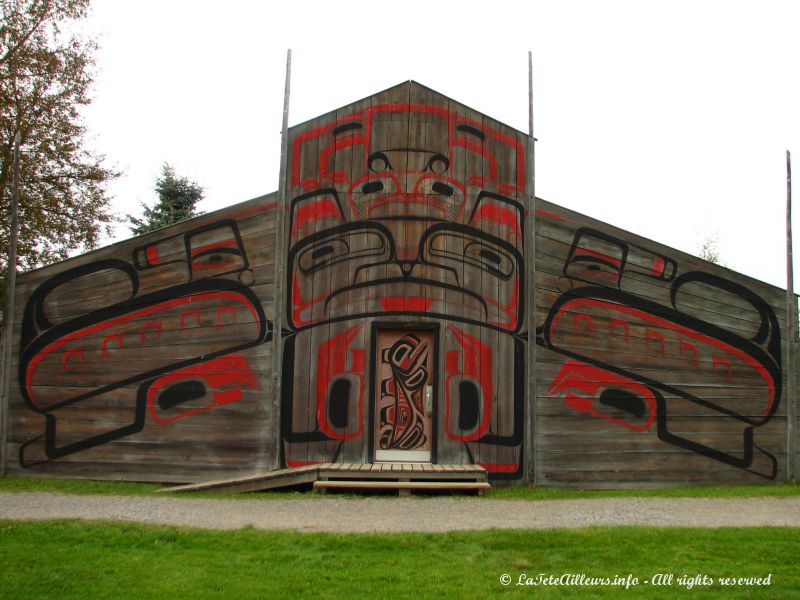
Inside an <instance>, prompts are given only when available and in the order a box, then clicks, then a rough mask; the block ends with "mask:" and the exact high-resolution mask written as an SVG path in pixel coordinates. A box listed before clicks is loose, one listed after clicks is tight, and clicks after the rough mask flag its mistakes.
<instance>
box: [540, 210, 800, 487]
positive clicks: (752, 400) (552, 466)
mask: <svg viewBox="0 0 800 600" xmlns="http://www.w3.org/2000/svg"><path fill="white" fill-rule="evenodd" d="M539 208H540V209H539V214H538V215H537V216H538V221H537V230H536V231H537V240H536V247H537V268H538V273H537V286H538V296H537V297H538V306H537V315H538V321H539V328H540V329H539V335H538V342H539V344H540V346H541V348H540V350H539V353H538V356H537V361H538V381H539V389H538V390H537V396H538V397H537V410H536V417H537V423H538V426H537V431H538V436H537V439H536V440H534V443H535V444H536V447H535V448H536V465H535V466H536V480H537V481H538V482H539V483H541V484H551V485H572V486H581V487H587V486H589V487H611V486H613V487H619V486H627V485H630V486H642V485H665V484H694V483H702V484H714V483H760V482H769V481H785V478H786V472H785V468H786V467H785V465H786V401H785V399H784V398H783V394H782V390H784V389H785V374H784V368H785V367H784V362H783V358H782V354H783V353H785V352H784V345H783V344H784V342H783V340H782V337H781V332H783V331H785V327H784V325H785V301H784V294H785V292H784V290H781V289H778V288H775V287H773V286H770V285H767V284H765V283H762V282H759V281H756V280H753V279H750V278H748V277H745V276H743V275H740V274H738V273H735V272H733V271H731V270H729V269H725V268H722V267H719V266H716V265H712V264H710V263H707V262H706V261H702V260H700V259H698V258H696V257H693V256H689V255H687V254H684V253H681V252H677V251H675V250H673V249H671V248H667V247H665V246H662V245H660V244H657V243H656V242H653V241H651V240H647V239H644V238H642V237H639V236H636V235H633V234H631V233H628V232H625V231H622V230H620V229H616V228H614V227H612V226H611V225H608V224H606V223H601V222H599V221H596V220H594V219H591V218H589V217H586V216H584V215H580V214H578V213H575V212H571V211H568V210H566V209H563V208H561V207H558V206H556V205H553V204H549V203H546V202H544V201H542V202H541V205H540V207H539Z"/></svg>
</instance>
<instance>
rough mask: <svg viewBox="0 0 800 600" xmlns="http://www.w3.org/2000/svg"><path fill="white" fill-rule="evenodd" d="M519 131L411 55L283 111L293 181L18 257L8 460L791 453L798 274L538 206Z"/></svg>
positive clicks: (658, 466) (628, 461) (769, 469)
mask: <svg viewBox="0 0 800 600" xmlns="http://www.w3.org/2000/svg"><path fill="white" fill-rule="evenodd" d="M527 151H528V137H527V136H526V135H525V134H523V133H521V132H519V131H516V130H514V129H512V128H511V127H508V126H506V125H504V124H502V123H499V122H497V121H495V120H493V119H491V118H489V117H487V116H485V115H482V114H480V113H478V112H476V111H474V110H472V109H470V108H468V107H466V106H463V105H461V104H459V103H458V102H456V101H454V100H451V99H449V98H446V97H444V96H442V95H441V94H438V93H436V92H434V91H432V90H430V89H428V88H426V87H423V86H422V85H419V84H417V83H414V82H407V83H403V84H401V85H398V86H396V87H394V88H391V89H388V90H386V91H384V92H381V93H379V94H376V95H374V96H371V97H369V98H366V99H364V100H361V101H360V102H356V103H354V104H351V105H349V106H346V107H343V108H340V109H337V110H335V111H333V112H331V113H328V114H326V115H323V116H321V117H319V118H317V119H314V120H312V121H309V122H306V123H303V124H300V125H297V126H295V127H292V128H291V129H289V138H288V151H287V155H286V156H285V166H286V168H285V172H286V174H285V182H284V185H285V206H282V205H281V197H280V195H279V194H278V193H274V194H269V195H266V196H262V197H259V198H255V199H253V200H250V201H248V202H244V203H242V204H237V205H235V206H231V207H230V208H226V209H223V210H220V211H217V212H214V213H210V214H205V215H202V216H199V217H197V218H194V219H191V220H189V221H185V222H183V223H180V224H178V225H174V226H171V227H168V228H165V229H162V230H160V231H157V232H154V233H150V234H147V235H144V236H141V237H137V238H134V239H130V240H127V241H124V242H121V243H117V244H114V245H112V246H109V247H106V248H103V249H100V250H97V251H95V252H91V253H88V254H85V255H82V256H79V257H76V258H73V259H70V260H67V261H64V262H62V263H59V264H55V265H51V266H48V267H45V268H42V269H39V270H36V271H33V272H29V273H25V274H22V275H21V276H20V277H19V279H18V296H17V302H16V306H17V312H16V314H15V315H14V319H15V331H16V335H15V336H14V340H13V344H14V346H13V373H14V380H13V384H12V395H11V405H10V411H9V429H8V444H7V448H6V451H7V468H8V471H9V473H10V474H11V475H17V476H22V475H37V476H54V477H86V478H101V479H123V480H136V481H161V482H185V483H191V482H203V481H209V480H227V479H230V478H239V479H244V480H247V478H248V477H249V478H251V480H252V478H255V479H258V477H263V476H266V475H265V474H269V473H278V472H280V473H286V472H287V470H289V472H290V473H293V475H292V476H293V477H295V479H296V478H297V477H301V478H302V474H303V473H309V472H310V473H316V474H319V473H320V472H322V471H324V472H325V473H327V474H328V475H331V477H333V476H334V475H335V472H334V471H336V470H337V469H340V467H341V465H348V468H352V469H356V470H361V471H363V472H365V473H366V472H369V473H373V472H375V471H376V470H377V471H378V472H379V471H381V470H384V471H391V470H392V469H394V468H395V466H396V465H399V469H400V471H402V470H403V468H405V469H406V470H407V471H419V472H420V473H422V472H432V471H435V470H437V469H438V470H439V471H440V472H443V471H445V470H449V471H451V472H454V471H457V470H459V469H461V470H463V471H464V472H469V473H472V472H473V471H474V472H479V473H481V474H480V475H479V477H478V480H482V479H483V478H485V475H484V473H485V474H488V478H489V481H490V482H491V483H492V484H493V485H494V484H503V483H505V484H528V483H534V482H535V483H537V484H541V485H560V486H580V487H612V486H649V485H673V484H687V483H688V484H692V483H703V484H720V483H756V482H769V481H783V480H786V479H787V478H788V477H789V473H787V464H788V462H789V461H788V460H787V458H788V453H789V452H791V451H792V450H794V451H795V452H796V441H795V440H793V439H791V438H788V437H787V428H788V425H789V424H788V423H787V417H786V415H787V399H786V397H785V394H784V390H785V389H786V359H785V339H784V336H783V335H782V332H784V331H785V329H786V328H785V322H786V319H785V301H784V294H785V292H784V290H781V289H778V288H775V287H773V286H770V285H767V284H765V283H762V282H759V281H755V280H753V279H750V278H748V277H745V276H742V275H740V274H737V273H734V272H732V271H730V270H728V269H725V268H722V267H720V266H717V265H713V264H710V263H707V262H705V261H702V260H700V259H698V258H696V257H693V256H689V255H687V254H684V253H682V252H678V251H676V250H673V249H671V248H668V247H665V246H662V245H660V244H658V243H657V242H654V241H651V240H648V239H644V238H641V237H639V236H636V235H634V234H631V233H628V232H626V231H622V230H620V229H618V228H615V227H613V226H612V225H609V224H606V223H602V222H600V221H597V220H595V219H592V218H590V217H587V216H584V215H581V214H578V213H575V212H573V211H570V210H567V209H565V208H562V207H560V206H557V205H555V204H551V203H549V202H547V201H545V200H537V203H536V212H535V215H534V214H533V213H532V212H531V211H530V210H529V207H530V202H529V200H530V198H529V196H530V194H529V192H530V184H529V177H528V175H529V173H527V165H528V155H527ZM276 168H277V165H276ZM643 210H644V209H643ZM534 232H535V236H536V237H535V261H534V262H533V266H534V268H535V294H534V293H533V292H534V289H533V286H534V281H532V280H531V278H530V277H526V275H525V273H526V268H527V267H530V266H531V265H530V261H532V260H533V257H531V256H530V255H529V251H528V250H526V247H527V246H526V241H528V237H527V236H531V235H534ZM534 298H535V310H534V306H533V304H532V302H533V299H534ZM534 315H535V316H534ZM534 319H535V322H532V321H534ZM533 344H536V362H535V364H533V361H532V360H531V359H530V356H531V349H532V345H533ZM534 382H535V389H533V384H534ZM337 465H339V466H337ZM390 465H391V466H390ZM445 467H447V468H445ZM473 467H474V468H473ZM292 469H294V471H291V470H292ZM450 478H451V479H454V476H453V475H452V474H451V475H450ZM428 479H430V477H429V478H428ZM428 479H425V478H423V479H422V480H419V481H426V480H428ZM398 480H399V479H398ZM293 481H294V480H293ZM324 485H325V484H323V486H322V487H324Z"/></svg>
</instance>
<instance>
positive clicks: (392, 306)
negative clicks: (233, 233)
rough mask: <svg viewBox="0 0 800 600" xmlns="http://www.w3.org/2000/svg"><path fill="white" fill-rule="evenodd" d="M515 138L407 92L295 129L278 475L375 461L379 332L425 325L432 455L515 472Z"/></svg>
mask: <svg viewBox="0 0 800 600" xmlns="http://www.w3.org/2000/svg"><path fill="white" fill-rule="evenodd" d="M524 141H525V138H524V136H522V135H521V134H520V133H519V132H516V131H514V130H512V129H511V128H509V127H506V126H504V125H502V124H500V123H498V122H496V121H493V120H490V119H488V118H486V117H484V116H483V115H481V114H480V113H478V112H476V111H474V110H471V109H469V108H467V107H465V106H463V105H460V104H457V103H455V102H453V101H451V100H449V99H448V98H446V97H444V96H442V95H440V94H437V93H436V92H433V91H431V90H429V89H428V88H425V87H424V86H421V85H419V84H416V83H414V82H408V83H405V84H402V85H399V86H396V87H394V88H391V89H389V90H386V91H385V92H382V93H379V94H376V95H375V96H372V97H370V98H367V99H365V100H363V101H361V102H358V103H355V104H352V105H350V106H347V107H345V108H342V109H339V110H337V111H335V112H333V113H329V114H327V115H323V116H321V117H319V118H318V119H315V120H313V121H310V122H308V123H304V124H302V125H299V126H297V127H294V128H292V129H291V131H290V148H291V156H290V167H289V169H288V181H287V184H286V186H287V190H288V191H289V203H290V213H291V215H290V218H289V219H288V222H289V225H288V228H289V229H290V231H289V235H288V236H287V237H288V239H290V242H289V248H288V261H287V277H288V279H287V290H291V291H290V292H287V297H286V300H285V301H286V314H287V328H288V329H289V330H290V335H289V336H288V338H287V340H286V345H285V347H284V378H283V385H284V394H283V398H282V440H283V460H284V463H285V464H286V465H287V466H292V465H303V464H308V463H313V462H329V461H345V462H363V461H367V462H368V461H371V460H372V456H373V450H374V448H372V446H371V440H372V437H373V435H372V432H373V428H374V419H375V415H374V414H373V410H374V409H373V406H374V387H375V383H374V381H373V379H374V378H373V373H372V369H373V368H374V365H375V351H374V340H375V336H374V333H375V328H376V327H392V328H397V327H398V326H400V327H407V328H412V329H413V328H415V327H419V328H426V329H427V328H431V327H432V328H433V329H434V331H435V338H436V339H437V353H436V355H437V357H438V365H437V369H436V373H435V380H434V381H435V422H436V427H435V429H436V431H435V432H434V435H435V440H434V442H435V443H434V448H435V450H434V453H435V458H434V460H435V461H436V462H444V463H464V464H469V463H472V462H478V463H480V464H482V465H484V466H485V467H486V468H487V469H489V470H490V472H491V473H492V475H493V477H494V478H495V479H497V478H504V477H505V478H515V479H519V478H520V477H522V473H521V464H522V463H521V461H522V448H523V443H522V426H523V423H522V411H523V403H524V391H523V389H522V387H521V386H522V385H524V341H523V340H524V337H523V334H524V326H525V324H524V321H523V315H524V286H525V284H524V277H523V275H524V265H523V261H522V253H523V243H522V242H523V231H522V228H523V221H524V210H523V199H524V189H523V188H524V181H525V173H524V165H525V156H524ZM308 365H310V368H308ZM289 382H291V384H290V385H287V383H289Z"/></svg>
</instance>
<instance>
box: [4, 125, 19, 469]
mask: <svg viewBox="0 0 800 600" xmlns="http://www.w3.org/2000/svg"><path fill="white" fill-rule="evenodd" d="M19 144H20V133H19V130H17V133H16V135H15V136H14V164H13V170H14V175H13V177H14V179H13V182H12V188H11V232H10V234H9V241H8V275H7V276H6V302H5V309H4V310H3V400H2V407H1V408H0V472H2V476H3V477H5V476H6V470H7V469H8V448H7V445H8V423H9V420H8V411H9V410H10V406H11V379H12V377H13V374H12V372H11V351H12V346H13V345H14V344H13V342H14V333H13V332H14V310H15V302H14V300H15V297H16V293H17V242H18V241H19Z"/></svg>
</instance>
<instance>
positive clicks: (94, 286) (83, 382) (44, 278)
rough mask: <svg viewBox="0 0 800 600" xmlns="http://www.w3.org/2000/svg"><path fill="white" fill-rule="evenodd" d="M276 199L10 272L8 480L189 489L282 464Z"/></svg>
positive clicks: (272, 198)
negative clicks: (276, 393)
mask: <svg viewBox="0 0 800 600" xmlns="http://www.w3.org/2000/svg"><path fill="white" fill-rule="evenodd" d="M275 202H276V197H275V195H274V194H273V195H270V196H264V197H260V198H256V199H254V200H251V201H248V202H245V203H242V204H238V205H236V206H234V207H231V208H228V209H224V210H221V211H217V212H214V213H210V214H207V215H202V216H200V217H197V218H195V219H191V220H189V221H185V222H183V223H181V224H178V225H174V226H171V227H168V228H164V229H162V230H159V231H157V232H153V233H150V234H147V235H144V236H140V237H137V238H133V239H130V240H128V241H125V242H121V243H118V244H115V245H113V246H109V247H106V248H103V249H100V250H98V251H95V252H91V253H88V254H84V255H82V256H79V257H77V258H74V259H71V260H67V261H64V262H62V263H58V264H55V265H52V266H49V267H46V268H43V269H40V270H37V271H33V272H30V273H25V274H22V275H21V276H20V277H19V280H18V281H19V284H18V294H19V297H18V301H17V314H16V315H15V327H16V330H15V331H16V334H17V335H15V338H16V339H15V346H14V351H13V355H14V357H15V361H14V372H15V373H18V374H19V377H18V378H17V377H15V378H14V384H13V392H12V397H11V398H12V402H11V409H10V435H9V450H10V453H9V455H10V460H9V471H10V473H12V474H16V475H24V476H36V475H47V476H56V477H93V478H103V479H124V480H139V481H175V482H189V481H199V480H202V479H207V478H212V477H219V476H222V475H232V474H236V473H237V472H250V471H253V470H258V469H261V470H263V469H271V468H274V467H275V466H276V459H277V457H276V451H275V432H276V430H277V417H276V415H274V414H270V412H269V411H268V410H267V407H269V399H268V398H267V396H266V394H267V393H268V390H269V376H268V375H269V373H268V371H269V368H268V365H269V360H270V356H271V343H269V342H270V340H271V335H272V332H271V323H270V320H269V315H270V312H271V310H272V307H273V302H274V297H273V278H274V273H273V269H274V254H275V226H274V220H275V219H274V216H275V212H274V207H275Z"/></svg>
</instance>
